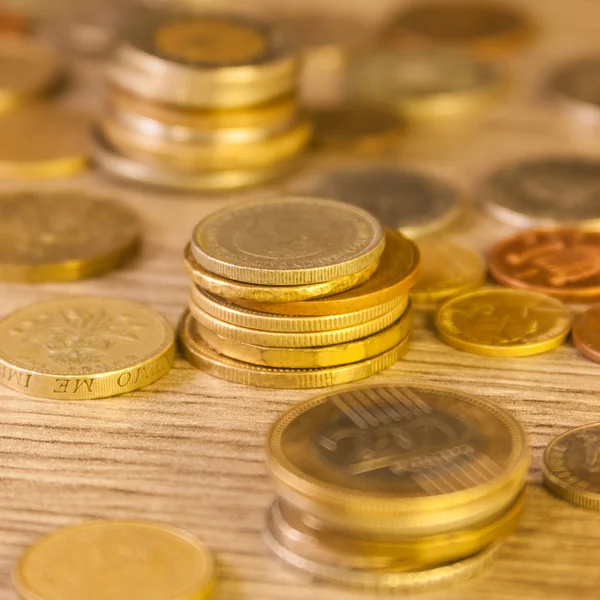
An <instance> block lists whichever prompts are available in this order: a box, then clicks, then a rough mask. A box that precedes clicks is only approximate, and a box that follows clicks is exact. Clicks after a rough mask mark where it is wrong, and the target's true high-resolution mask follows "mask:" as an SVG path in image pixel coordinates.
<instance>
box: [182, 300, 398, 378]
mask: <svg viewBox="0 0 600 600" xmlns="http://www.w3.org/2000/svg"><path fill="white" fill-rule="evenodd" d="M179 337H180V339H181V342H182V345H183V349H184V353H185V356H186V358H187V359H188V361H189V362H190V363H191V364H193V365H194V366H195V367H197V368H199V369H201V370H203V371H205V372H207V373H209V374H210V375H213V376H214V377H218V378H219V379H225V380H227V381H232V382H234V383H243V384H245V385H253V386H256V387H267V388H277V389H305V388H317V387H329V386H334V385H340V384H343V383H350V382H352V381H357V380H358V379H364V378H365V377H370V376H371V375H374V374H375V373H379V372H380V371H383V370H384V369H387V368H388V367H390V366H391V365H393V364H394V363H395V362H397V361H398V360H400V358H401V357H402V356H403V355H404V354H405V352H406V351H407V350H408V345H409V338H405V339H404V340H402V341H401V342H400V343H399V344H398V345H396V346H394V347H393V348H392V349H391V350H388V351H386V352H383V353H382V354H379V355H378V356H375V357H374V358H369V359H366V360H362V361H359V362H355V363H352V364H348V365H342V366H336V367H327V368H322V369H276V368H272V367H261V366H256V365H252V364H249V363H245V362H242V361H239V360H234V359H232V358H228V357H226V356H223V355H222V354H219V353H218V352H215V351H214V350H213V349H212V348H211V347H210V346H209V345H208V344H207V343H206V342H205V341H204V339H203V338H202V336H201V334H200V331H199V330H198V329H197V327H196V322H195V321H194V318H193V317H192V315H191V314H190V313H189V312H187V313H185V314H184V316H183V318H182V321H181V324H180V328H179Z"/></svg>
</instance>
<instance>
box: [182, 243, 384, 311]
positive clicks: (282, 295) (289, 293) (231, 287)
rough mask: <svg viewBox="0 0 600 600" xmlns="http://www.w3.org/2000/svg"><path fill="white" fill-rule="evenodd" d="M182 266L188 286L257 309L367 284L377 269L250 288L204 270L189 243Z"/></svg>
mask: <svg viewBox="0 0 600 600" xmlns="http://www.w3.org/2000/svg"><path fill="white" fill-rule="evenodd" d="M384 254H385V250H384ZM183 265H184V267H185V270H186V271H187V274H188V276H189V278H190V279H191V280H192V283H195V284H196V285H198V286H200V287H201V288H202V289H203V290H206V291H207V292H211V293H213V294H216V295H217V296H221V297H222V298H226V299H228V300H231V301H232V302H235V303H236V304H239V305H241V306H243V305H244V302H250V304H252V303H261V306H262V304H263V303H269V304H275V307H276V308H277V306H279V304H280V303H291V304H295V305H296V304H297V303H304V301H305V300H310V299H313V298H320V297H323V296H331V295H333V294H337V293H340V292H344V291H346V290H348V289H350V288H353V287H355V286H357V285H360V284H362V283H364V282H365V281H367V280H368V279H369V278H370V277H371V276H372V275H373V273H374V272H375V269H377V264H373V265H370V266H368V267H366V268H365V269H363V270H362V271H359V272H358V273H354V274H352V275H345V276H343V277H338V278H337V279H332V280H330V281H324V282H322V283H313V284H310V285H296V286H291V285H276V286H264V285H254V284H249V283H240V282H238V281H233V280H232V279H226V278H225V277H220V276H219V275H215V274H214V273H211V272H210V271H207V270H206V269H204V268H203V267H202V266H201V265H200V264H199V263H198V261H197V260H196V259H195V258H194V255H193V254H192V250H191V245H190V244H187V246H186V247H185V250H184V257H183ZM248 308H252V306H249V307H248ZM257 310H261V309H257ZM263 312H279V311H277V310H275V311H263ZM280 314H285V313H280ZM294 314H295V313H294ZM325 314H329V313H325Z"/></svg>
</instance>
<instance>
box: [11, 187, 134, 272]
mask: <svg viewBox="0 0 600 600" xmlns="http://www.w3.org/2000/svg"><path fill="white" fill-rule="evenodd" d="M140 233H141V232H140V223H139V220H138V218H137V216H136V215H135V213H134V212H133V211H131V210H130V209H129V208H127V207H126V206H124V205H121V204H118V203H116V202H114V201H112V200H108V199H104V198H99V197H98V198H96V197H94V196H90V195H88V194H86V193H84V192H82V191H77V190H63V191H59V192H38V191H22V192H14V193H9V194H5V195H4V196H0V280H4V281H27V282H41V281H71V280H73V279H83V278H85V277H92V276H94V275H98V274H100V273H103V272H105V271H109V270H110V269H113V268H115V267H117V266H118V265H119V264H121V263H122V262H124V261H125V260H127V259H128V258H130V257H131V256H132V255H133V254H134V253H135V251H136V250H137V248H138V246H139V241H140Z"/></svg>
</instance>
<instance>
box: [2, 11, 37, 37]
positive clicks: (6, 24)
mask: <svg viewBox="0 0 600 600" xmlns="http://www.w3.org/2000/svg"><path fill="white" fill-rule="evenodd" d="M30 28H31V21H30V19H29V17H28V16H27V15H26V14H25V13H21V12H18V11H17V10H14V9H13V8H10V7H8V6H3V7H2V9H0V32H1V33H21V34H22V33H29V30H30Z"/></svg>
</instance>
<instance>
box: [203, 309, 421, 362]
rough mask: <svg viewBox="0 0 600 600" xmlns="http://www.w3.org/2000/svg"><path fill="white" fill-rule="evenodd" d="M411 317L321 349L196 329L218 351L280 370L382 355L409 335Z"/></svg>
mask: <svg viewBox="0 0 600 600" xmlns="http://www.w3.org/2000/svg"><path fill="white" fill-rule="evenodd" d="M411 324H412V318H411V312H410V309H408V310H407V311H406V312H405V313H404V314H403V315H402V317H400V319H398V320H397V321H396V322H395V323H393V324H392V325H390V326H389V327H387V328H386V329H383V330H382V331H379V332H377V333H374V334H372V335H370V336H368V337H365V338H362V339H360V340H356V341H353V342H346V343H345V344H337V345H335V346H321V347H318V348H270V347H268V346H258V345H256V344H250V343H244V342H236V341H235V340H231V339H227V338H224V337H221V336H219V335H217V334H216V333H213V332H212V331H211V330H210V329H207V328H206V327H204V326H203V325H201V324H200V323H199V322H198V321H196V324H195V326H196V328H197V329H198V332H199V333H200V335H201V336H202V338H203V339H204V341H205V342H206V343H207V344H208V345H209V346H210V347H211V348H213V350H216V351H217V352H218V353H219V354H223V355H225V356H228V357H229V358H234V359H235V360H241V361H242V362H246V363H252V364H253V365H261V366H265V367H277V368H280V369H320V368H323V367H335V366H338V365H347V364H350V363H355V362H359V361H362V360H366V359H369V358H373V357H375V356H378V355H379V354H383V353H384V352H387V351H388V350H391V349H392V348H393V347H394V346H397V345H398V344H399V343H400V342H401V341H402V340H403V339H404V338H406V337H407V336H408V335H409V333H410V329H411Z"/></svg>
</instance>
